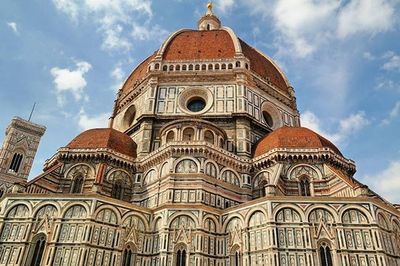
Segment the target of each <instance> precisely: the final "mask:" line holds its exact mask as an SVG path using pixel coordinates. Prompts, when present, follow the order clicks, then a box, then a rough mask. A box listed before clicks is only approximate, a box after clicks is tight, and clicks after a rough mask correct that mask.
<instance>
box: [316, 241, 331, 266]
mask: <svg viewBox="0 0 400 266" xmlns="http://www.w3.org/2000/svg"><path fill="white" fill-rule="evenodd" d="M319 256H320V259H321V266H332V265H333V264H332V255H331V249H330V248H329V246H328V245H327V244H326V243H325V242H322V243H321V246H320V247H319Z"/></svg>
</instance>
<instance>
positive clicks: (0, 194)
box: [0, 188, 4, 198]
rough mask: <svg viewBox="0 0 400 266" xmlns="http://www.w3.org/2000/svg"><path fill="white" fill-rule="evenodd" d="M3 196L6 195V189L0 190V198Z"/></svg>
mask: <svg viewBox="0 0 400 266" xmlns="http://www.w3.org/2000/svg"><path fill="white" fill-rule="evenodd" d="M3 194H4V189H3V188H0V198H1V197H3Z"/></svg>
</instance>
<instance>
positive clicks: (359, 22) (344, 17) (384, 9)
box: [337, 0, 394, 38]
mask: <svg viewBox="0 0 400 266" xmlns="http://www.w3.org/2000/svg"><path fill="white" fill-rule="evenodd" d="M393 23H394V8H393V7H392V6H391V4H390V3H389V1H387V0H352V1H350V2H349V3H348V4H347V5H345V6H344V7H343V8H342V10H341V12H340V13H339V16H338V28H337V34H338V36H339V37H341V38H344V37H347V36H349V35H351V34H355V33H372V34H375V33H377V32H382V31H387V30H389V29H390V28H391V26H392V25H393Z"/></svg>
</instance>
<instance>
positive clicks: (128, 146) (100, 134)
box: [66, 128, 136, 158]
mask: <svg viewBox="0 0 400 266" xmlns="http://www.w3.org/2000/svg"><path fill="white" fill-rule="evenodd" d="M66 148H70V149H101V148H103V149H104V148H107V149H112V150H114V151H116V152H119V153H122V154H124V155H128V156H131V157H134V158H136V143H135V142H134V141H133V139H131V138H130V137H129V136H128V135H127V134H125V133H122V132H120V131H118V130H115V129H113V128H94V129H89V130H86V131H84V132H82V133H81V134H79V135H78V136H77V137H75V138H74V139H73V140H72V141H71V142H70V143H69V144H68V145H67V146H66Z"/></svg>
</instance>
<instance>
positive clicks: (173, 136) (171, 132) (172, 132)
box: [166, 130, 175, 143]
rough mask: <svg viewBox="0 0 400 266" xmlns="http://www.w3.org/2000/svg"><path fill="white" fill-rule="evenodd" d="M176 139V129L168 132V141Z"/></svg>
mask: <svg viewBox="0 0 400 266" xmlns="http://www.w3.org/2000/svg"><path fill="white" fill-rule="evenodd" d="M174 140H175V133H174V131H172V130H171V131H169V132H168V134H167V140H166V141H167V143H168V142H171V141H174Z"/></svg>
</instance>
